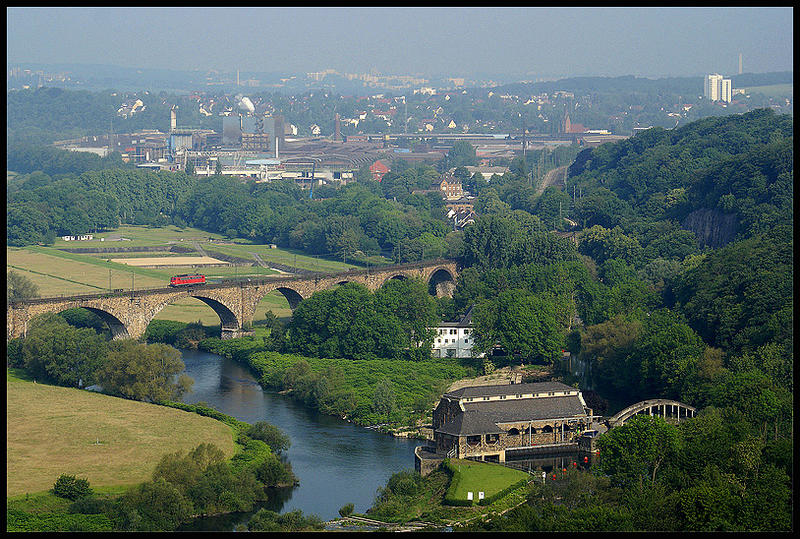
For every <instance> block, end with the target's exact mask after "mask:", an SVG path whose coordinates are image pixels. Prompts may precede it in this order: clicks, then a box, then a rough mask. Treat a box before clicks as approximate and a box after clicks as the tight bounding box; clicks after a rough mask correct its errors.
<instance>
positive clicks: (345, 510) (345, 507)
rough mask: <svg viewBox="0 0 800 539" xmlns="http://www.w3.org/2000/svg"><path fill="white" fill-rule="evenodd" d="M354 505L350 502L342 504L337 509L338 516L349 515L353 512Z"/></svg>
mask: <svg viewBox="0 0 800 539" xmlns="http://www.w3.org/2000/svg"><path fill="white" fill-rule="evenodd" d="M354 508H355V506H354V505H353V504H352V503H348V504H347V505H343V506H342V507H341V509H339V516H342V517H349V516H350V515H352V514H353V509H354Z"/></svg>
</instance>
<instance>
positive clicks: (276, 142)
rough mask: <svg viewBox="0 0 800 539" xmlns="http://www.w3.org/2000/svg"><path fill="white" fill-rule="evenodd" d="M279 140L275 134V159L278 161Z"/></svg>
mask: <svg viewBox="0 0 800 539" xmlns="http://www.w3.org/2000/svg"><path fill="white" fill-rule="evenodd" d="M279 140H280V138H278V135H277V134H276V135H275V159H278V141H279Z"/></svg>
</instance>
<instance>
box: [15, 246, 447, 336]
mask: <svg viewBox="0 0 800 539" xmlns="http://www.w3.org/2000/svg"><path fill="white" fill-rule="evenodd" d="M457 276H458V268H457V267H456V263H455V261H453V260H446V259H438V260H428V261H425V262H420V263H413V264H402V265H394V266H383V267H379V268H371V269H365V270H351V271H348V272H343V273H314V274H310V275H303V276H301V277H297V276H285V277H274V278H264V279H238V280H227V281H223V282H221V283H214V284H205V285H197V286H187V287H181V288H169V287H167V288H151V289H142V290H135V291H131V290H128V291H118V292H113V293H112V292H108V293H101V294H85V295H77V296H69V297H51V298H40V299H32V300H26V301H21V302H15V303H11V304H9V305H8V306H7V334H6V338H7V339H12V338H15V337H20V336H23V335H25V334H26V332H27V328H28V323H29V322H30V320H31V319H32V318H33V317H35V316H37V315H40V314H43V313H53V312H54V313H58V312H61V311H65V310H67V309H74V308H77V307H82V308H85V309H88V310H90V311H92V312H94V313H96V314H97V315H99V316H100V317H101V318H102V319H103V320H104V321H105V322H106V323H107V324H108V326H109V328H110V330H111V333H112V335H113V337H114V338H115V339H125V338H133V339H137V338H139V337H141V336H142V335H143V334H144V332H145V330H146V329H147V325H148V324H149V323H150V321H151V320H152V319H153V318H154V317H155V316H156V315H157V314H158V313H159V311H161V309H163V308H164V307H166V306H167V305H169V304H170V303H172V302H174V301H175V300H177V299H180V298H184V297H193V298H197V299H199V300H201V301H203V302H204V303H206V304H207V305H208V306H210V307H211V308H212V309H214V311H215V312H216V313H217V315H218V316H219V318H220V320H221V322H222V324H221V326H222V338H223V339H232V338H234V337H237V336H239V335H241V334H243V331H244V329H243V328H244V327H245V326H247V325H249V323H250V322H252V320H253V316H254V315H255V311H256V307H257V306H258V304H259V302H260V301H261V300H262V299H263V298H264V296H266V295H267V294H269V293H270V292H273V291H275V290H277V291H279V292H280V293H281V294H283V295H284V297H286V299H287V300H288V301H289V306H290V307H291V308H292V309H294V308H295V307H297V305H298V304H299V303H300V301H301V300H303V299H306V298H308V297H310V296H311V294H313V293H314V292H318V291H320V290H327V289H331V288H334V287H336V286H339V285H341V284H344V283H347V282H356V283H361V284H363V285H365V286H366V287H367V288H368V289H370V290H373V291H374V290H377V289H378V288H380V287H381V286H382V285H383V284H384V283H385V282H387V281H388V280H390V279H408V278H416V279H421V280H423V281H424V282H426V283H428V285H429V287H430V290H431V291H433V292H435V294H436V295H437V296H442V295H447V296H449V295H452V293H453V289H454V288H455V280H456V277H457Z"/></svg>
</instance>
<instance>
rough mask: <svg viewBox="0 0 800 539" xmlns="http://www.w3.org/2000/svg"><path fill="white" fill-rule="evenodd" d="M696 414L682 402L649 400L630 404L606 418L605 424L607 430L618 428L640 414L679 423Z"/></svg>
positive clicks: (695, 410)
mask: <svg viewBox="0 0 800 539" xmlns="http://www.w3.org/2000/svg"><path fill="white" fill-rule="evenodd" d="M696 413H697V409H696V408H694V407H693V406H689V405H688V404H684V403H682V402H678V401H675V400H671V399H650V400H644V401H641V402H637V403H636V404H631V405H630V406H628V407H627V408H625V409H623V410H620V411H619V412H617V413H616V414H615V415H614V416H612V417H610V418H608V419H607V420H606V423H607V424H608V427H609V428H612V427H618V426H620V425H624V424H625V422H626V421H628V420H629V419H630V418H632V417H634V416H636V415H640V414H644V415H651V416H652V415H655V416H659V417H663V418H664V419H667V420H670V419H672V420H676V421H680V420H682V419H686V418H688V417H694V416H695V414H696Z"/></svg>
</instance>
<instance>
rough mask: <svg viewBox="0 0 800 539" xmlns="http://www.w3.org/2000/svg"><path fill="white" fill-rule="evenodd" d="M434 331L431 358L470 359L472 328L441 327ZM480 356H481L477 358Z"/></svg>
mask: <svg viewBox="0 0 800 539" xmlns="http://www.w3.org/2000/svg"><path fill="white" fill-rule="evenodd" d="M435 329H436V336H435V337H434V338H433V346H432V355H433V357H460V358H466V357H472V347H473V345H474V344H475V337H474V335H473V334H472V328H469V327H453V326H441V327H438V328H435ZM481 356H483V354H481V355H480V356H478V357H481Z"/></svg>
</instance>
